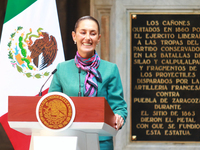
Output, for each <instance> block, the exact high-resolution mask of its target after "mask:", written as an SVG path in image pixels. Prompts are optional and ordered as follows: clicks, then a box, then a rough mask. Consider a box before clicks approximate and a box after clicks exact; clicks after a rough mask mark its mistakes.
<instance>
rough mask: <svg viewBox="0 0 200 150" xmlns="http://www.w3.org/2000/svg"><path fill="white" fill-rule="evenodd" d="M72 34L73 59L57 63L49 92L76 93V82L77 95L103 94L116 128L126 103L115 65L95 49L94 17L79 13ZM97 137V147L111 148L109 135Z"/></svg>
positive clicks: (97, 34) (96, 26)
mask: <svg viewBox="0 0 200 150" xmlns="http://www.w3.org/2000/svg"><path fill="white" fill-rule="evenodd" d="M72 38H73V40H74V43H75V44H76V45H77V53H76V56H75V59H72V60H68V61H65V62H62V63H60V64H58V66H57V72H56V73H55V74H54V77H53V80H52V82H51V85H50V88H49V92H54V91H59V92H63V93H65V94H66V95H68V96H78V93H79V84H80V85H81V96H88V97H95V96H98V97H105V99H106V100H107V101H108V103H109V105H110V107H111V109H112V110H113V112H114V113H115V119H116V124H115V125H116V126H115V128H116V130H119V129H120V128H121V127H122V126H123V124H124V122H125V119H126V117H127V104H126V102H125V101H124V99H123V89H122V84H121V79H120V75H119V71H118V68H117V66H116V65H115V64H113V63H110V62H107V61H104V60H101V59H100V57H99V56H98V54H97V53H96V51H95V48H96V45H97V44H98V43H99V41H100V38H101V34H100V27H99V23H98V21H97V20H96V19H94V18H93V17H91V16H84V17H81V18H80V19H79V20H78V21H77V22H76V24H75V28H74V31H73V32H72ZM79 75H80V79H81V80H80V81H81V83H79ZM99 141H100V149H101V150H112V149H113V141H112V137H105V136H104V137H102V136H100V137H99Z"/></svg>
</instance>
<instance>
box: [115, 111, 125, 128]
mask: <svg viewBox="0 0 200 150" xmlns="http://www.w3.org/2000/svg"><path fill="white" fill-rule="evenodd" d="M123 124H124V119H123V118H122V117H121V116H120V115H118V114H115V129H116V130H119V129H120V128H121V127H122V125H123Z"/></svg>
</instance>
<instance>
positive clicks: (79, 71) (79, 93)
mask: <svg viewBox="0 0 200 150" xmlns="http://www.w3.org/2000/svg"><path fill="white" fill-rule="evenodd" d="M78 73H79V92H78V97H81V77H80V73H81V67H80V68H78Z"/></svg>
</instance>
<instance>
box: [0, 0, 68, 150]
mask: <svg viewBox="0 0 200 150" xmlns="http://www.w3.org/2000/svg"><path fill="white" fill-rule="evenodd" d="M62 61H64V52H63V46H62V40H61V33H60V27H59V21H58V14H57V8H56V2H55V0H8V3H7V8H6V15H5V20H4V24H3V30H2V35H1V42H0V65H1V69H0V70H1V71H0V125H1V126H0V129H1V127H3V129H4V130H5V132H6V134H7V136H8V139H9V140H10V142H11V144H12V146H13V147H14V149H15V150H28V149H29V144H30V136H27V135H24V134H22V133H19V132H17V131H15V130H13V129H11V128H10V127H9V125H8V121H7V113H8V96H36V95H38V93H39V91H40V88H41V86H42V85H43V84H44V82H45V81H46V80H47V78H48V77H49V76H50V75H51V73H52V71H54V69H55V68H56V66H57V64H58V63H59V62H62ZM50 80H51V78H50ZM50 80H49V81H48V82H47V84H46V85H45V86H44V87H43V90H44V92H43V94H44V93H46V92H47V90H48V87H49V85H50V82H51V81H50ZM1 133H2V132H1V131H0V148H1V141H3V140H2V137H1Z"/></svg>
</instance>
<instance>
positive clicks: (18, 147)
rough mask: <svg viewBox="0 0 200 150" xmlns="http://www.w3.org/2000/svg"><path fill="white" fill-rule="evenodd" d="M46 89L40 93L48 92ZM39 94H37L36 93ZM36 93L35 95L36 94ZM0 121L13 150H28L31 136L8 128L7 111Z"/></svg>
mask: <svg viewBox="0 0 200 150" xmlns="http://www.w3.org/2000/svg"><path fill="white" fill-rule="evenodd" d="M48 90H49V88H48V89H46V90H44V91H43V92H42V95H43V96H44V95H45V94H47V93H48ZM38 95H39V94H38ZM38 95H36V96H38ZM0 123H1V124H2V126H3V128H4V130H5V132H6V134H7V135H8V138H9V139H10V142H11V143H12V146H13V148H14V149H15V150H29V146H30V141H31V136H30V135H25V134H23V133H20V132H18V131H16V130H14V129H12V128H10V126H9V124H8V113H6V114H4V115H3V116H1V117H0Z"/></svg>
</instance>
